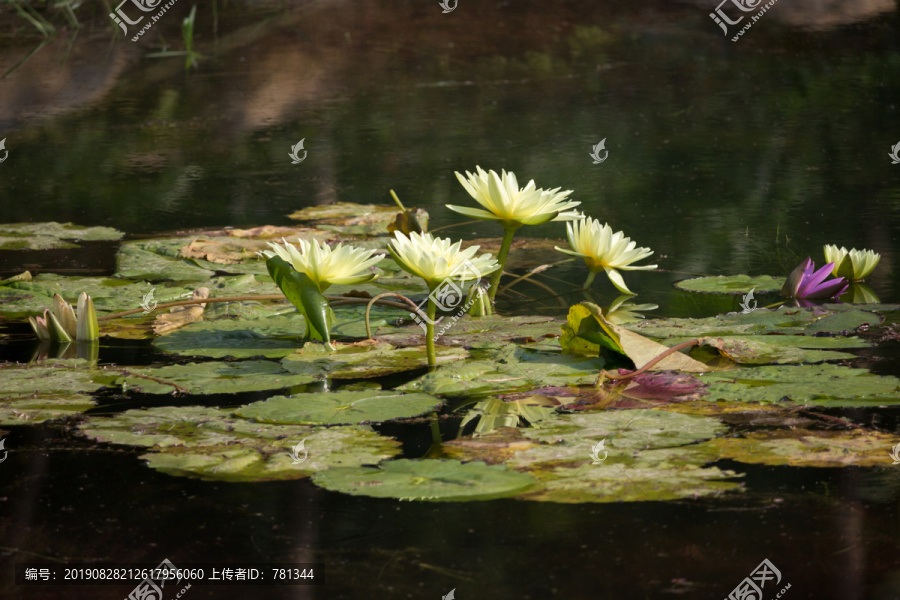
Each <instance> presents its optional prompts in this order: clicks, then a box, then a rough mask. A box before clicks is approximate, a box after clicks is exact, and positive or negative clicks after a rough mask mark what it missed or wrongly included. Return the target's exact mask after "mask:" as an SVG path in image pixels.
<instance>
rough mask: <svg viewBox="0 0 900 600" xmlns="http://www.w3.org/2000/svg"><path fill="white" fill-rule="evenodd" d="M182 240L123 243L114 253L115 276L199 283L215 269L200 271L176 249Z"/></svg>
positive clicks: (199, 267)
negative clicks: (116, 252)
mask: <svg viewBox="0 0 900 600" xmlns="http://www.w3.org/2000/svg"><path fill="white" fill-rule="evenodd" d="M184 243H185V242H184V240H183V239H174V240H173V239H165V240H141V241H136V242H126V243H124V244H122V246H121V247H120V248H119V252H118V254H116V277H119V278H123V279H143V280H146V281H164V280H171V281H203V280H205V279H209V278H210V277H212V276H213V275H214V274H215V271H216V269H208V268H203V267H201V266H200V265H198V264H197V262H196V261H195V260H193V259H188V258H184V257H182V256H181V255H180V254H179V253H178V250H179V249H180V248H181V246H183V245H184Z"/></svg>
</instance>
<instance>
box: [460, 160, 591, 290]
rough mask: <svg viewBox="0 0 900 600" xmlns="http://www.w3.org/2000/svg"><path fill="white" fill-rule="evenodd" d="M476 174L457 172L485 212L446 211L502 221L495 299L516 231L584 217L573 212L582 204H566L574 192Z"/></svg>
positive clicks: (508, 174)
mask: <svg viewBox="0 0 900 600" xmlns="http://www.w3.org/2000/svg"><path fill="white" fill-rule="evenodd" d="M475 170H476V172H475V173H469V172H468V171H466V176H465V177H463V176H462V174H460V173H459V172H457V173H456V178H457V179H458V180H459V182H460V183H461V184H462V186H463V187H464V188H465V190H466V191H467V192H469V195H470V196H472V197H473V198H474V199H475V201H476V202H478V203H479V204H480V205H481V206H483V207H484V208H483V209H482V208H470V207H468V206H456V205H454V204H448V205H447V208H449V209H450V210H452V211H455V212H458V213H460V214H463V215H466V216H467V217H474V218H476V219H483V220H491V221H499V222H500V224H501V225H503V229H504V230H505V233H504V235H503V242H502V244H501V245H500V251H499V252H498V253H497V261H498V262H499V263H500V267H501V268H500V269H497V270H496V271H495V272H494V275H493V276H492V277H491V287H490V290H489V292H488V294H489V295H490V297H491V298H492V299H493V298H494V296H495V295H496V294H497V286H498V285H499V283H500V276H501V274H502V272H503V269H502V267H503V265H505V264H506V255H507V254H508V253H509V247H510V246H511V245H512V238H513V235H514V233H515V231H516V229H518V228H519V227H521V226H522V225H540V224H541V223H546V222H548V221H569V220H573V219H580V218H583V217H584V215H582V214H581V213H579V212H578V211H576V210H573V209H574V208H575V207H576V206H578V205H579V204H581V202H575V201H572V200H567V198H568V196H569V194H571V193H572V190H566V191H564V192H561V191H559V190H560V188H555V189H552V190H544V189H542V188H539V187H537V186H536V185H535V183H534V180H533V179H532V180H531V181H529V182H528V184H527V185H526V186H525V187H524V188H520V187H519V182H518V180H517V179H516V175H515V173H512V172H506V171H501V174H500V175H498V174H497V172H496V171H493V170H492V171H485V170H484V169H482V168H481V167H475ZM485 209H486V210H485Z"/></svg>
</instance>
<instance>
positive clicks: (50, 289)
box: [0, 273, 190, 335]
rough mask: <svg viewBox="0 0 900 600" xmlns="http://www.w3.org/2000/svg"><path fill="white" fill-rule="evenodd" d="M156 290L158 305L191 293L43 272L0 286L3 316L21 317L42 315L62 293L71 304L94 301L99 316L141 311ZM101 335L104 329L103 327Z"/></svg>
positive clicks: (179, 289) (180, 289) (158, 286)
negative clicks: (82, 298) (82, 297)
mask: <svg viewBox="0 0 900 600" xmlns="http://www.w3.org/2000/svg"><path fill="white" fill-rule="evenodd" d="M151 289H154V290H155V292H154V295H155V299H156V301H157V302H159V303H162V302H174V301H176V300H184V299H185V296H187V297H189V296H190V290H186V289H185V288H180V287H166V286H160V285H157V286H155V287H154V286H151V285H148V284H146V283H143V282H141V283H135V282H131V281H122V280H119V279H109V278H104V277H63V276H60V275H54V274H52V273H44V274H41V275H38V276H37V277H35V278H34V279H33V280H32V281H16V282H12V283H9V284H7V285H4V286H0V314H3V315H6V316H8V317H13V318H14V317H22V316H28V315H36V314H40V313H42V312H43V311H44V309H45V308H50V307H51V306H52V304H53V294H59V295H60V296H62V297H63V299H65V300H66V301H68V302H69V303H70V304H75V302H76V301H77V300H78V295H79V294H80V293H81V292H85V293H87V294H88V295H89V296H90V297H91V299H92V300H93V302H94V308H95V310H96V311H97V313H98V314H100V315H102V314H109V313H113V312H121V311H125V310H130V309H133V308H140V307H141V302H142V300H143V298H144V296H145V295H146V294H147V293H148V292H150V290H151ZM100 333H101V335H102V334H103V328H102V324H101V328H100Z"/></svg>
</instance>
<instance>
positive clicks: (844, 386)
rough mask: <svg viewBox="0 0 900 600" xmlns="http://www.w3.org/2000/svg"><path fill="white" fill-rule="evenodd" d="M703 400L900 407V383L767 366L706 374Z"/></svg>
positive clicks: (822, 369) (847, 372) (835, 368)
mask: <svg viewBox="0 0 900 600" xmlns="http://www.w3.org/2000/svg"><path fill="white" fill-rule="evenodd" d="M699 377H700V379H701V380H703V381H704V382H707V383H709V388H708V389H707V391H708V394H707V395H706V396H705V397H704V400H707V401H710V402H715V401H718V400H728V401H742V402H767V403H768V402H781V401H791V402H796V403H798V404H814V405H818V406H879V405H893V404H900V380H898V379H897V378H896V377H891V376H886V375H873V374H871V373H869V372H868V371H867V370H866V369H852V368H850V367H844V366H840V365H830V364H822V365H796V366H787V365H779V366H766V367H752V368H743V369H736V370H733V371H720V372H714V373H703V374H701V375H699Z"/></svg>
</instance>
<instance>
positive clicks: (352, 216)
mask: <svg viewBox="0 0 900 600" xmlns="http://www.w3.org/2000/svg"><path fill="white" fill-rule="evenodd" d="M398 212H399V210H398V207H397V206H387V205H385V206H379V205H375V204H355V203H353V202H335V203H334V204H321V205H317V206H307V207H306V208H302V209H300V210H298V211H294V212H292V213H291V214H289V215H288V218H289V219H293V220H295V221H326V222H328V223H330V224H332V225H343V226H345V227H346V226H353V225H360V224H370V223H381V224H383V226H384V227H385V229H384V232H385V233H387V224H388V223H390V222H392V221H393V220H394V217H395V215H396V214H397V213H398Z"/></svg>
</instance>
